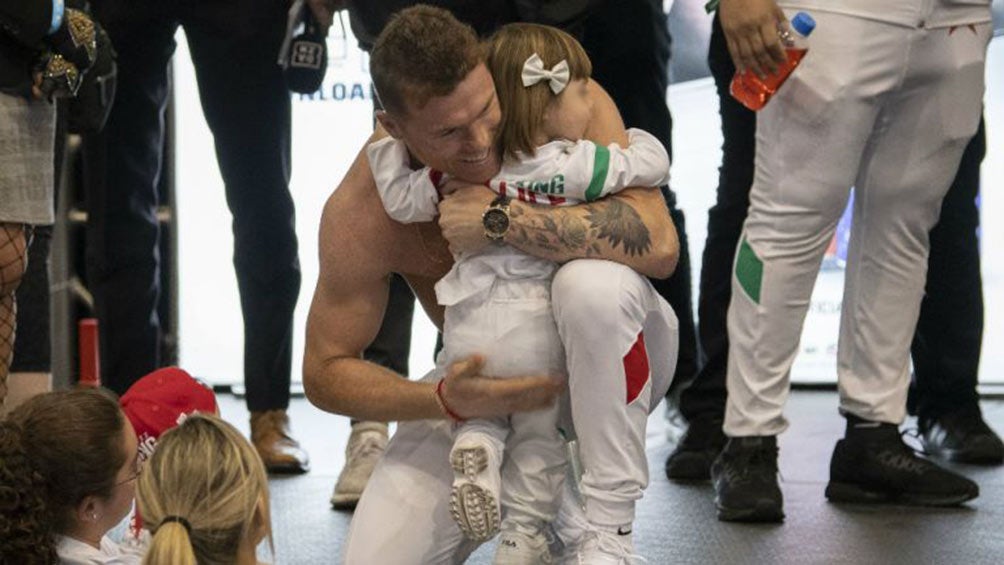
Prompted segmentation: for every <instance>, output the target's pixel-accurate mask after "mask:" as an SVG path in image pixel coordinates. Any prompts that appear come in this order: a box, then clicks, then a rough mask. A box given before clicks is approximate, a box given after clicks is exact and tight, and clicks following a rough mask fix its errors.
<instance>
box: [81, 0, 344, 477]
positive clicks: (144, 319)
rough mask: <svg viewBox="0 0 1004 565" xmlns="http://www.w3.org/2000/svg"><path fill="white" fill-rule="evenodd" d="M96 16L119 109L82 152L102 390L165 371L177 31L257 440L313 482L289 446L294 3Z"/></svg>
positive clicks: (281, 464) (267, 456)
mask: <svg viewBox="0 0 1004 565" xmlns="http://www.w3.org/2000/svg"><path fill="white" fill-rule="evenodd" d="M93 4H94V5H93V8H94V14H95V18H96V19H97V20H98V21H100V22H101V23H102V24H103V25H105V27H106V28H107V30H108V34H109V36H110V37H111V40H112V43H113V45H114V46H115V49H116V50H117V52H118V90H117V96H116V101H115V104H114V107H113V109H112V111H111V114H110V116H109V118H108V122H107V125H106V128H105V130H104V131H103V132H102V133H101V134H97V135H93V136H88V137H87V138H86V140H85V151H86V156H85V158H86V162H87V169H88V171H89V172H88V177H89V178H88V187H87V188H88V190H87V192H88V194H87V201H88V202H87V204H88V212H89V219H88V228H87V246H88V252H87V256H88V278H89V281H90V283H91V285H92V291H93V292H94V296H95V302H96V309H97V314H98V319H99V327H100V331H101V339H100V341H101V360H102V372H103V382H104V384H105V385H106V386H108V387H109V388H110V389H112V390H113V391H115V392H117V393H119V394H121V393H123V392H125V390H126V389H127V388H129V385H131V384H132V383H133V382H134V381H135V380H136V379H138V378H139V377H141V376H143V375H145V374H147V373H149V372H151V371H153V370H154V369H157V368H159V366H160V364H161V362H160V357H159V348H160V323H159V320H158V315H157V302H158V296H159V293H160V287H159V270H160V258H159V256H158V251H157V250H158V240H159V238H160V232H159V227H158V223H157V216H156V208H157V205H158V194H157V185H158V178H159V176H160V174H161V167H162V163H163V154H162V147H163V143H164V109H165V106H166V104H167V99H168V95H169V92H170V87H169V85H170V81H169V77H168V63H169V62H170V60H171V56H172V55H173V53H174V48H175V42H174V36H175V32H176V31H177V29H178V27H179V26H182V27H184V28H185V33H186V36H187V38H188V43H189V47H190V49H191V53H192V59H193V62H194V63H195V70H196V76H197V79H198V84H199V95H200V98H201V102H202V108H203V112H204V113H205V116H206V120H207V122H208V124H209V128H210V129H211V130H212V132H213V136H214V138H215V142H216V153H217V159H218V162H219V165H220V171H221V172H222V174H223V179H224V182H225V185H226V198H227V205H228V206H229V208H230V211H231V213H232V214H233V232H234V256H233V257H234V267H235V269H236V272H237V283H238V288H239V291H240V298H241V309H242V312H243V315H244V327H245V332H244V373H245V376H244V382H245V386H246V389H247V405H248V409H249V410H250V411H251V436H252V441H253V443H254V445H255V447H256V448H257V449H258V452H259V454H260V455H261V456H262V459H263V460H264V462H265V465H266V467H267V468H268V469H269V470H270V471H274V472H305V471H306V470H307V468H308V462H307V457H306V454H305V453H304V452H303V451H302V450H300V449H299V445H298V444H297V443H296V442H295V441H294V440H293V439H292V438H291V437H290V436H289V431H288V418H287V416H286V408H287V406H288V404H289V384H290V371H291V364H292V351H291V347H292V334H293V308H294V306H295V305H296V299H297V295H298V293H299V289H300V265H299V260H298V258H297V239H296V233H295V231H294V222H293V200H292V198H291V196H290V193H289V186H288V185H289V175H290V112H291V106H290V96H289V92H288V90H287V88H286V84H285V82H284V80H283V75H282V70H281V68H280V67H279V66H278V65H277V64H276V60H277V58H278V52H279V46H280V44H281V42H282V39H283V35H284V31H285V23H286V11H287V9H288V4H287V3H286V2H273V1H270V0H242V1H238V0H221V1H216V2H153V1H149V0H143V1H141V2H137V1H135V0H95V1H94V2H93ZM328 21H330V17H329V18H328Z"/></svg>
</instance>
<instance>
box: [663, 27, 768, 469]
mask: <svg viewBox="0 0 1004 565" xmlns="http://www.w3.org/2000/svg"><path fill="white" fill-rule="evenodd" d="M708 66H709V67H710V68H711V74H712V76H713V77H714V79H715V88H716V90H717V91H718V108H719V114H721V121H722V140H723V141H722V165H721V167H720V168H719V169H718V192H717V198H716V201H715V205H714V206H712V207H711V209H710V210H709V211H708V237H707V240H706V241H705V243H704V255H703V257H702V261H701V283H700V296H699V298H698V306H697V311H698V319H699V323H698V338H699V340H700V346H701V347H700V349H701V351H702V352H703V356H704V364H703V365H702V366H701V369H700V370H699V371H698V372H697V375H696V376H694V378H693V380H692V381H691V382H690V383H689V384H686V385H685V388H684V389H683V390H682V391H681V393H680V413H681V414H682V415H683V417H684V419H686V421H687V424H688V427H687V432H686V434H685V435H684V436H683V439H681V440H680V443H679V445H677V447H676V449H675V450H674V451H673V453H671V454H670V456H669V458H668V459H667V460H666V475H667V476H668V477H669V478H670V479H678V480H706V479H708V478H710V470H711V463H712V461H714V458H715V456H717V455H718V452H719V451H721V448H722V446H723V445H725V436H724V434H723V433H722V419H723V418H724V416H725V396H726V394H725V366H726V363H727V359H728V349H729V339H728V331H727V327H726V324H725V316H726V313H727V312H728V308H729V300H730V299H731V298H732V277H731V275H732V264H733V261H734V259H735V251H736V245H737V244H738V243H739V235H740V234H741V233H742V228H743V220H745V219H746V210H747V208H749V191H750V187H751V186H752V185H753V162H754V152H755V149H756V113H755V112H753V111H751V110H749V109H747V108H746V107H744V106H743V105H742V104H740V103H739V102H737V101H736V100H735V99H734V98H732V96H731V95H730V94H729V84H730V83H731V82H732V76H733V75H734V74H735V72H736V69H735V65H733V64H732V57H731V56H730V55H729V50H728V45H726V42H725V34H724V33H723V32H722V24H721V22H720V21H719V19H718V15H717V14H715V18H714V20H713V21H712V27H711V44H710V47H709V48H708Z"/></svg>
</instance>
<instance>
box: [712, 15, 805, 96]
mask: <svg viewBox="0 0 1004 565" xmlns="http://www.w3.org/2000/svg"><path fill="white" fill-rule="evenodd" d="M718 17H719V18H720V19H721V22H722V31H724V32H725V40H726V42H727V43H728V45H729V54H730V55H732V62H733V63H734V64H735V66H736V71H737V72H742V71H744V70H750V71H753V72H754V73H756V75H757V76H759V77H760V78H764V77H765V76H766V75H767V74H769V73H774V72H776V71H777V69H778V65H781V64H783V63H784V62H785V60H787V54H786V53H785V50H784V45H783V44H782V43H781V39H780V38H779V37H778V33H777V32H778V27H779V26H781V27H782V28H786V27H787V26H788V19H787V18H786V17H785V15H784V12H783V11H781V8H778V6H777V3H776V2H775V0H722V1H721V4H719V6H718Z"/></svg>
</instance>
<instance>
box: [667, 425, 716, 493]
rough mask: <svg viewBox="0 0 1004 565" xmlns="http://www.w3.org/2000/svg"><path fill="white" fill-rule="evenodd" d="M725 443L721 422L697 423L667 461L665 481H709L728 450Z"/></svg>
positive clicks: (690, 428)
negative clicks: (715, 467)
mask: <svg viewBox="0 0 1004 565" xmlns="http://www.w3.org/2000/svg"><path fill="white" fill-rule="evenodd" d="M725 439H726V438H725V433H724V432H722V421H721V420H720V419H715V418H701V419H695V420H694V421H693V422H691V423H690V426H689V427H687V433H685V434H683V438H682V439H681V440H680V443H679V444H677V446H676V449H674V450H673V452H672V453H670V454H669V458H667V459H666V477H668V478H669V480H671V481H706V480H708V479H710V478H711V464H712V463H713V462H714V461H715V457H718V454H719V453H720V452H721V451H722V447H724V446H725Z"/></svg>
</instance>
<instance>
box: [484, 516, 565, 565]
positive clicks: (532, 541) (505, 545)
mask: <svg viewBox="0 0 1004 565" xmlns="http://www.w3.org/2000/svg"><path fill="white" fill-rule="evenodd" d="M552 562H553V561H552V559H551V552H550V551H549V550H548V539H547V536H546V535H545V534H544V532H543V531H541V530H537V531H536V532H534V533H526V532H525V531H524V530H523V528H517V527H515V526H510V525H509V524H508V523H505V524H503V525H502V533H501V534H500V535H499V543H498V546H497V547H496V548H495V558H494V559H493V560H492V564H493V565H539V564H549V563H552Z"/></svg>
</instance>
